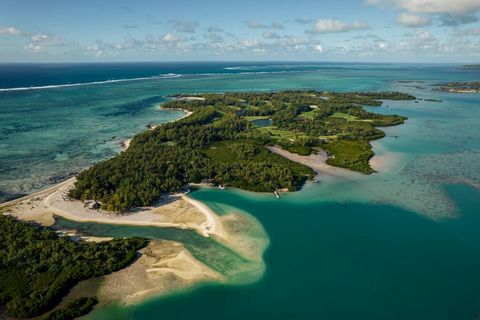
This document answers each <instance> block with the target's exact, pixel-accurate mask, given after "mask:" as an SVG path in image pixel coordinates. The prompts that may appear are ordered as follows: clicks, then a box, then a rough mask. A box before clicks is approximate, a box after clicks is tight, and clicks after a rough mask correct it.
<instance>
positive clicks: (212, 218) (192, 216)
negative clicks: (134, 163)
mask: <svg viewBox="0 0 480 320" xmlns="http://www.w3.org/2000/svg"><path fill="white" fill-rule="evenodd" d="M74 183H75V178H71V179H69V180H67V181H64V182H62V183H59V184H58V185H56V186H53V187H51V188H48V189H46V190H43V191H40V192H38V193H35V194H32V195H29V196H26V197H23V198H19V199H16V200H12V201H9V202H6V203H3V204H0V210H2V212H3V213H4V214H10V215H13V216H15V217H17V218H19V219H22V220H27V221H35V222H38V223H40V224H42V225H45V226H51V225H53V224H54V222H55V220H54V216H60V217H63V218H65V219H68V220H73V221H78V222H97V223H108V224H124V225H139V226H156V227H173V228H179V229H192V230H195V231H197V232H198V233H200V234H202V235H203V236H206V237H208V236H210V235H212V234H215V235H216V236H217V237H220V238H226V237H227V235H226V233H225V231H224V230H223V228H222V225H221V223H220V222H219V217H218V216H217V215H216V214H215V213H214V212H213V211H212V210H211V209H210V208H209V207H207V206H206V205H204V204H202V203H200V202H199V201H195V200H193V199H190V198H189V197H188V196H187V195H184V194H172V195H166V196H164V197H163V198H162V199H160V200H159V201H158V202H157V204H155V205H153V206H150V207H143V208H136V209H134V210H131V211H129V212H126V213H123V214H114V213H109V212H106V211H102V210H93V209H89V208H86V207H85V206H84V205H83V203H82V202H81V201H77V200H70V199H68V197H67V195H66V194H67V192H68V190H69V189H70V188H72V187H73V185H74Z"/></svg>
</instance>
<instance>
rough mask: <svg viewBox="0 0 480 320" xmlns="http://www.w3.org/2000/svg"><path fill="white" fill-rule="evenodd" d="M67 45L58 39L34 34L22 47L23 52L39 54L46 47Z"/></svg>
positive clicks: (52, 36)
mask: <svg viewBox="0 0 480 320" xmlns="http://www.w3.org/2000/svg"><path fill="white" fill-rule="evenodd" d="M65 45H67V43H66V42H65V41H64V40H63V39H62V38H60V37H57V36H54V35H47V34H34V35H32V36H31V37H30V42H29V43H28V44H27V45H26V46H25V47H24V49H25V50H28V51H32V52H39V51H42V50H44V49H46V48H48V47H58V46H65Z"/></svg>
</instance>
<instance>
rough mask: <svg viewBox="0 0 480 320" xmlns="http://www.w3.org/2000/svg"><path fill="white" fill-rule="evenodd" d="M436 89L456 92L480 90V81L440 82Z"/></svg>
mask: <svg viewBox="0 0 480 320" xmlns="http://www.w3.org/2000/svg"><path fill="white" fill-rule="evenodd" d="M435 90H438V91H447V92H455V93H471V92H480V81H471V82H446V83H440V84H438V85H436V86H435Z"/></svg>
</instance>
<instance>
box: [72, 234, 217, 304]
mask: <svg viewBox="0 0 480 320" xmlns="http://www.w3.org/2000/svg"><path fill="white" fill-rule="evenodd" d="M140 254H141V255H140V257H139V258H138V259H137V260H136V261H135V262H134V263H132V264H131V265H130V266H128V267H127V268H125V269H122V270H120V271H117V272H114V273H112V274H109V275H105V276H101V277H98V278H94V279H89V280H85V281H82V282H81V283H79V284H78V285H77V286H75V288H74V289H72V291H71V292H70V294H69V295H68V297H67V298H65V300H72V299H74V298H76V297H81V296H85V295H96V296H97V297H98V298H99V300H100V302H101V304H102V305H103V304H108V303H111V302H115V303H121V304H134V303H138V302H140V301H144V300H145V299H148V298H150V297H155V296H160V295H163V294H167V293H171V292H172V291H177V290H182V289H186V288H189V287H192V286H195V285H198V284H200V283H204V282H209V281H215V282H221V281H225V279H224V277H223V276H222V275H221V274H219V273H217V272H215V271H213V270H212V269H210V268H209V267H207V266H206V265H204V264H203V263H201V262H200V261H198V260H197V259H195V258H194V257H193V256H192V255H191V254H190V253H189V252H188V250H186V249H185V247H184V246H183V245H182V244H181V243H178V242H174V241H166V240H154V241H151V242H150V244H149V245H148V246H147V247H146V248H144V249H142V250H141V251H140Z"/></svg>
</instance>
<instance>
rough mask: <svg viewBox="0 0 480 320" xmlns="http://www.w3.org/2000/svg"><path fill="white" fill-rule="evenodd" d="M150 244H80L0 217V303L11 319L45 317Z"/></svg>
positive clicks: (68, 314)
mask: <svg viewBox="0 0 480 320" xmlns="http://www.w3.org/2000/svg"><path fill="white" fill-rule="evenodd" d="M147 243H148V240H146V239H142V238H125V239H114V240H111V241H105V242H100V243H94V242H85V241H74V240H72V239H71V238H69V237H67V236H59V235H57V233H56V232H54V231H52V230H50V229H47V228H42V227H37V226H32V225H30V224H28V223H26V222H22V221H17V220H15V219H14V218H13V217H10V216H5V215H3V214H0V257H1V258H0V304H2V305H4V306H5V310H6V313H7V314H8V315H9V316H11V317H15V318H31V317H34V316H38V315H41V314H43V313H45V312H48V311H49V310H51V309H52V308H54V307H55V306H56V305H57V304H58V303H59V302H60V299H61V298H62V297H63V296H64V295H65V294H66V293H67V292H68V290H70V289H71V288H72V287H73V286H74V285H75V284H77V283H78V282H79V281H81V280H85V279H88V278H91V277H96V276H101V275H104V274H107V273H111V272H113V271H116V270H119V269H121V268H124V267H126V266H127V265H128V264H129V263H131V262H132V261H133V260H134V259H135V258H136V254H137V251H138V250H139V249H141V248H143V247H145V246H146V245H147ZM95 303H96V299H94V298H93V297H91V298H82V299H78V300H75V301H73V302H71V303H70V304H68V305H67V306H66V307H65V308H64V309H61V310H58V311H55V312H54V313H52V314H51V315H47V316H46V319H72V318H75V317H78V316H80V315H81V314H78V313H79V311H82V313H87V312H89V311H90V310H91V308H92V307H93V305H94V304H95Z"/></svg>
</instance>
